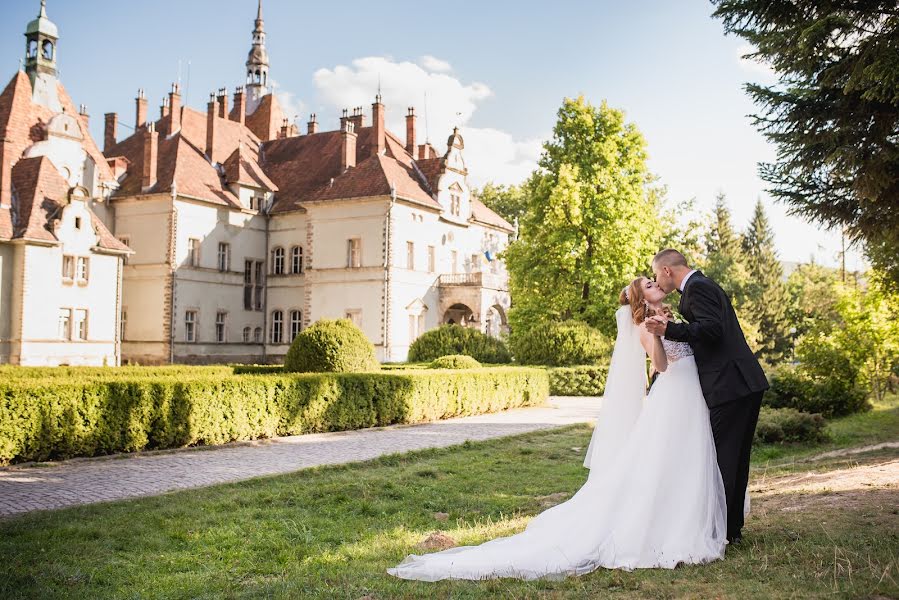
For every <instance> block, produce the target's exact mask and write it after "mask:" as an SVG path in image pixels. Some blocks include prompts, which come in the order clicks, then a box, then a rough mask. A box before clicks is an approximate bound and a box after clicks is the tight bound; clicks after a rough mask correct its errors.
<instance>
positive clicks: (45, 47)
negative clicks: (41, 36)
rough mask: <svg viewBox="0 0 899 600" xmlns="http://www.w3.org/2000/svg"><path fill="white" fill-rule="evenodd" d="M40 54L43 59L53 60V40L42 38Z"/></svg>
mask: <svg viewBox="0 0 899 600" xmlns="http://www.w3.org/2000/svg"><path fill="white" fill-rule="evenodd" d="M41 55H42V56H43V57H44V60H53V42H51V41H50V40H44V43H43V44H41Z"/></svg>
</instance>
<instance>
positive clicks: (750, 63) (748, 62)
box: [737, 44, 777, 80]
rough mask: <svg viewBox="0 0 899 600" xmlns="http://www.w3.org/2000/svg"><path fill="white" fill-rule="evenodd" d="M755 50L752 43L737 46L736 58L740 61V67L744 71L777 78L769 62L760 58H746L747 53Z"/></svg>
mask: <svg viewBox="0 0 899 600" xmlns="http://www.w3.org/2000/svg"><path fill="white" fill-rule="evenodd" d="M755 51H756V49H755V46H753V45H752V44H743V45H742V46H740V47H739V48H737V60H738V62H739V63H740V67H741V68H742V69H743V70H745V71H750V72H752V73H755V74H757V75H762V76H764V77H765V78H767V79H771V80H774V79H777V73H776V72H775V71H774V68H773V67H772V66H771V65H770V64H769V63H767V62H765V61H764V60H762V59H760V58H746V55H747V54H752V53H753V52H755Z"/></svg>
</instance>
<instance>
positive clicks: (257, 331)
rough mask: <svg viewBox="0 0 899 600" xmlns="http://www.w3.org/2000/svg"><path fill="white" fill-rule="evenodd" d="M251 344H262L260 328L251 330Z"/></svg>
mask: <svg viewBox="0 0 899 600" xmlns="http://www.w3.org/2000/svg"><path fill="white" fill-rule="evenodd" d="M253 342H254V343H256V344H261V343H262V327H257V328H256V329H254V330H253Z"/></svg>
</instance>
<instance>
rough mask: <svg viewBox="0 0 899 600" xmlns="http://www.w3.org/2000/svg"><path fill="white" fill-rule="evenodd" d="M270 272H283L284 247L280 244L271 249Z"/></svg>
mask: <svg viewBox="0 0 899 600" xmlns="http://www.w3.org/2000/svg"><path fill="white" fill-rule="evenodd" d="M272 273H274V274H275V275H283V274H284V248H282V247H281V246H278V247H277V248H275V249H273V250H272Z"/></svg>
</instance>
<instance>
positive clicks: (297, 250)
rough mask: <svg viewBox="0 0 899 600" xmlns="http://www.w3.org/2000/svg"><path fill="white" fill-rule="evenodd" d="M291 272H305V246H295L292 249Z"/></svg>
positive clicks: (296, 273)
mask: <svg viewBox="0 0 899 600" xmlns="http://www.w3.org/2000/svg"><path fill="white" fill-rule="evenodd" d="M290 272H291V273H293V274H295V275H299V274H300V273H302V272H303V247H302V246H294V247H293V248H291V249H290Z"/></svg>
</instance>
